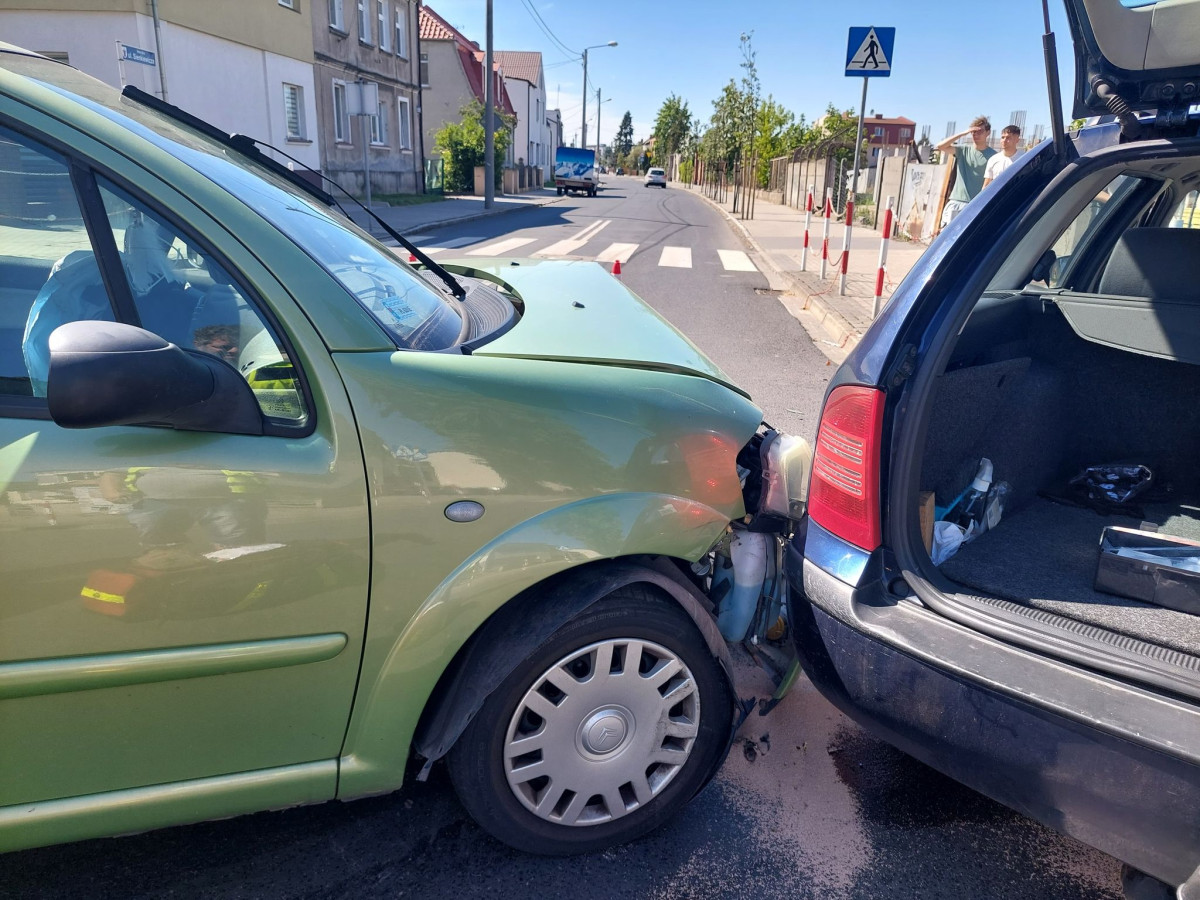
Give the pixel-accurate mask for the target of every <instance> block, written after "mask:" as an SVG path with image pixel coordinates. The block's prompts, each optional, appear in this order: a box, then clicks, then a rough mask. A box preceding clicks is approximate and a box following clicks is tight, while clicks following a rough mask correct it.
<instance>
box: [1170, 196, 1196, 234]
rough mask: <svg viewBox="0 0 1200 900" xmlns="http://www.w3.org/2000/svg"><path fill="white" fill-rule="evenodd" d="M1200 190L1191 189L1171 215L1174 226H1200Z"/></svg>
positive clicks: (1171, 224)
mask: <svg viewBox="0 0 1200 900" xmlns="http://www.w3.org/2000/svg"><path fill="white" fill-rule="evenodd" d="M1197 206H1200V191H1190V192H1188V194H1187V195H1186V196H1185V197H1184V198H1183V200H1181V201H1180V202H1179V206H1177V207H1176V208H1175V212H1174V213H1173V214H1172V215H1171V221H1170V223H1169V224H1170V226H1171V227H1172V228H1200V209H1197Z"/></svg>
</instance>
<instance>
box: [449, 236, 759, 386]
mask: <svg viewBox="0 0 1200 900" xmlns="http://www.w3.org/2000/svg"><path fill="white" fill-rule="evenodd" d="M439 262H441V264H442V265H444V266H445V267H446V268H447V269H449V270H450V271H452V272H459V273H461V274H464V275H474V276H478V277H482V278H486V279H487V280H489V281H500V282H502V283H503V284H504V285H505V286H507V287H508V289H509V290H511V291H512V292H513V293H514V294H516V295H517V296H518V297H520V298H521V300H522V301H523V302H524V304H525V309H524V311H523V312H522V315H521V318H520V321H518V322H517V324H516V325H515V326H514V327H513V328H512V329H511V330H509V331H508V332H506V333H505V334H503V335H501V336H500V337H499V338H497V339H496V340H494V341H490V342H488V343H487V344H485V345H484V346H482V347H480V348H478V349H477V350H475V351H474V355H475V356H497V357H520V358H522V359H549V360H555V361H559V362H586V363H594V364H596V365H612V366H624V367H627V368H639V369H655V370H658V371H664V372H675V373H681V374H687V375H699V376H701V377H703V378H708V379H711V380H712V381H715V382H717V383H719V384H722V385H725V386H726V387H728V388H730V389H731V390H734V391H737V392H738V393H739V394H741V395H742V396H744V397H747V398H748V397H749V396H750V395H749V394H747V393H746V392H745V391H743V390H742V389H741V388H739V387H738V386H737V385H736V384H734V383H733V382H732V381H730V379H729V376H728V375H726V374H725V373H724V372H722V371H721V369H720V368H719V367H718V366H717V365H716V364H715V363H714V362H713V361H712V360H710V359H709V358H708V357H707V356H705V355H704V354H703V353H702V352H701V351H700V349H699V348H698V347H696V345H695V344H693V343H692V342H691V341H689V340H688V339H687V338H686V337H684V336H683V335H682V334H680V333H679V332H678V331H677V330H676V329H675V327H674V326H673V325H671V324H670V323H669V322H668V321H667V320H666V319H664V318H663V317H662V316H660V315H659V314H658V313H656V312H655V311H654V310H653V309H651V308H650V307H649V306H647V305H646V303H645V301H643V300H642V299H641V298H640V297H638V296H637V294H635V293H633V292H632V291H631V290H629V289H628V288H627V287H625V286H624V285H623V284H621V282H620V280H618V279H617V278H614V277H613V276H612V275H610V274H609V273H608V272H606V271H605V270H604V268H603V267H601V266H600V265H597V264H596V263H594V262H585V261H582V260H537V259H522V260H509V259H502V260H500V259H498V260H483V261H478V260H471V261H469V262H468V261H465V260H464V261H456V262H452V261H441V260H439Z"/></svg>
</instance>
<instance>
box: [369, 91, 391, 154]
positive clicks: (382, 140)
mask: <svg viewBox="0 0 1200 900" xmlns="http://www.w3.org/2000/svg"><path fill="white" fill-rule="evenodd" d="M387 143H388V108H387V104H386V103H384V101H382V100H380V101H379V108H378V109H377V110H376V112H375V115H373V116H371V146H372V147H386V146H387Z"/></svg>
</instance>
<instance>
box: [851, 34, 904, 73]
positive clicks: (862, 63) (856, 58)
mask: <svg viewBox="0 0 1200 900" xmlns="http://www.w3.org/2000/svg"><path fill="white" fill-rule="evenodd" d="M895 43H896V29H895V28H872V27H870V26H868V27H866V28H851V29H850V39H849V41H847V42H846V74H847V75H853V76H854V77H856V78H887V77H888V76H889V75H891V74H892V45H893V44H895Z"/></svg>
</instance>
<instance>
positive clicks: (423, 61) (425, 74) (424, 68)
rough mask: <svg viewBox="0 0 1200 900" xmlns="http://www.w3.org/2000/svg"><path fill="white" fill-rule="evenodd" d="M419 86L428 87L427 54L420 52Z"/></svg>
mask: <svg viewBox="0 0 1200 900" xmlns="http://www.w3.org/2000/svg"><path fill="white" fill-rule="evenodd" d="M421 87H429V54H428V53H422V54H421Z"/></svg>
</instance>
